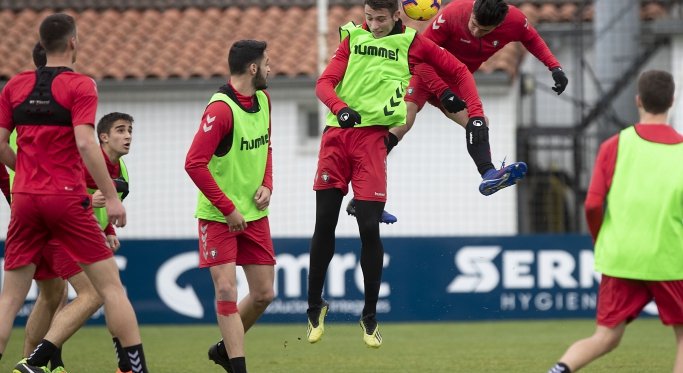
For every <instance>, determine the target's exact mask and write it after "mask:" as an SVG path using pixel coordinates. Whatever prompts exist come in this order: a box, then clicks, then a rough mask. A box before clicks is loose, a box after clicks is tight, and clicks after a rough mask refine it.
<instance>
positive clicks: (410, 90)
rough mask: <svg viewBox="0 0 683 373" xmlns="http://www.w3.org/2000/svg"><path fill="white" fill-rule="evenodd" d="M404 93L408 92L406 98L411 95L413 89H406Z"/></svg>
mask: <svg viewBox="0 0 683 373" xmlns="http://www.w3.org/2000/svg"><path fill="white" fill-rule="evenodd" d="M406 92H408V96H410V95H412V94H413V92H414V90H413V87H408V89H407V90H406Z"/></svg>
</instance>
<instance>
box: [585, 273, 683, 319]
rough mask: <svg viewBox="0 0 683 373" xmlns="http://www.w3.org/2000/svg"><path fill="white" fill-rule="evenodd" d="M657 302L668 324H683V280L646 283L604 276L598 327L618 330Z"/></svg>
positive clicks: (600, 295)
mask: <svg viewBox="0 0 683 373" xmlns="http://www.w3.org/2000/svg"><path fill="white" fill-rule="evenodd" d="M652 299H654V300H655V303H657V309H658V310H659V318H660V319H662V322H663V323H664V325H677V324H683V280H677V281H642V280H630V279H625V278H619V277H610V276H607V275H602V281H601V282H600V291H599V293H598V315H597V318H598V325H602V326H606V327H609V328H614V327H616V326H617V325H619V324H620V323H621V322H622V321H626V322H631V321H633V320H634V319H635V318H636V317H638V315H639V314H640V312H641V311H642V310H643V308H644V307H645V306H646V305H647V304H648V303H650V301H651V300H652Z"/></svg>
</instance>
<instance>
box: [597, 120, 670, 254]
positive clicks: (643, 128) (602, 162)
mask: <svg viewBox="0 0 683 373" xmlns="http://www.w3.org/2000/svg"><path fill="white" fill-rule="evenodd" d="M635 129H636V133H637V134H638V135H639V136H640V137H641V138H643V139H644V140H647V141H651V142H657V143H661V144H680V143H682V142H683V136H682V135H681V134H679V133H678V132H676V130H674V129H673V128H672V127H671V126H668V125H666V124H636V125H635ZM618 148H619V134H616V135H614V136H612V137H610V138H609V139H607V140H606V141H605V142H603V143H602V145H600V150H599V151H598V156H597V158H596V159H595V167H594V169H593V177H592V178H591V183H590V186H589V187H588V195H587V196H586V202H585V206H584V207H585V210H586V221H587V223H588V229H589V230H590V232H591V236H593V242H595V240H597V238H598V232H600V227H601V226H602V220H603V213H604V211H603V205H604V203H605V198H607V193H608V192H609V189H610V186H611V185H612V177H613V176H614V168H615V166H616V164H617V150H618Z"/></svg>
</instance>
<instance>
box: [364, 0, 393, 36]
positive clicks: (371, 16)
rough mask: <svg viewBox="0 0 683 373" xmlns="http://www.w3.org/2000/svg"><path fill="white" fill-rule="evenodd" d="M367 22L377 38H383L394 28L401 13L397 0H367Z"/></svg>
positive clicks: (365, 2)
mask: <svg viewBox="0 0 683 373" xmlns="http://www.w3.org/2000/svg"><path fill="white" fill-rule="evenodd" d="M363 4H365V22H366V23H367V25H368V29H369V30H370V32H372V36H374V37H375V39H379V38H383V37H385V36H387V35H389V33H391V30H393V29H394V26H395V25H396V21H398V19H399V18H398V17H399V15H400V14H401V13H400V12H399V11H398V2H397V1H396V0H365V1H364V3H363Z"/></svg>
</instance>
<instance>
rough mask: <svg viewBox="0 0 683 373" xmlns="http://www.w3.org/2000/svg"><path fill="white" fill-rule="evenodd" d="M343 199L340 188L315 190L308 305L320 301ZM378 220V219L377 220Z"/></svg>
mask: <svg viewBox="0 0 683 373" xmlns="http://www.w3.org/2000/svg"><path fill="white" fill-rule="evenodd" d="M343 199H344V193H342V191H341V189H336V188H335V189H326V190H318V191H316V192H315V230H314V231H313V238H312V239H311V251H310V266H309V269H308V306H309V307H311V306H313V307H315V306H319V305H320V303H322V293H323V286H324V285H325V276H326V275H327V267H328V266H329V265H330V261H331V260H332V257H333V256H334V238H335V236H334V231H335V229H336V227H337V221H338V220H339V210H340V209H341V203H342V200H343ZM378 221H379V220H378Z"/></svg>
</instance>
